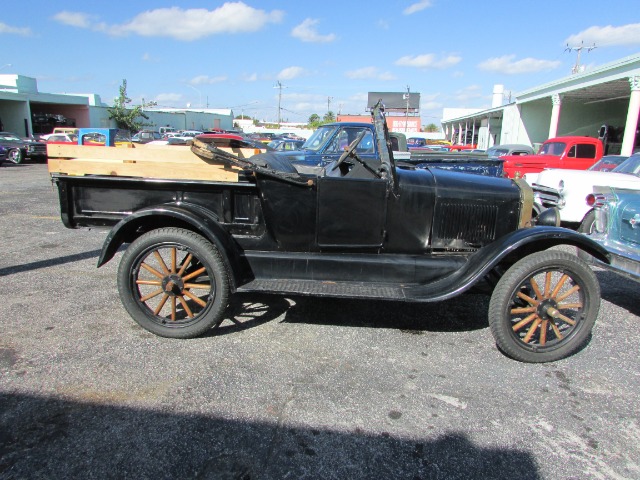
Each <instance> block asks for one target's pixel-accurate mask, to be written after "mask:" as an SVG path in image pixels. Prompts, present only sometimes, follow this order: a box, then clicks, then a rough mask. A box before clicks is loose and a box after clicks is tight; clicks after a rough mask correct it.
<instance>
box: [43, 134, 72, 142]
mask: <svg viewBox="0 0 640 480" xmlns="http://www.w3.org/2000/svg"><path fill="white" fill-rule="evenodd" d="M46 137H47V139H46V142H47V143H61V144H67V143H78V135H76V134H73V133H51V134H49V135H47V136H46Z"/></svg>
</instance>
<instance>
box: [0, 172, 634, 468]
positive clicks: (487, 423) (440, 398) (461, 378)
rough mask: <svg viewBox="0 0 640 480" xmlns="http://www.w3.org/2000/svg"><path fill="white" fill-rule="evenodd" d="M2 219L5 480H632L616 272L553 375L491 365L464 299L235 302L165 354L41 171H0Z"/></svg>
mask: <svg viewBox="0 0 640 480" xmlns="http://www.w3.org/2000/svg"><path fill="white" fill-rule="evenodd" d="M0 212H1V214H2V215H1V216H0V225H1V229H0V231H1V232H2V246H1V247H0V287H1V291H2V292H3V295H2V302H0V318H1V320H0V322H1V329H0V478H2V479H22V478H46V479H57V478H100V479H102V478H136V479H143V478H153V479H162V478H167V479H169V478H172V479H173V478H198V479H200V478H202V479H209V478H211V479H214V478H215V479H217V478H221V479H304V478H309V479H345V478H350V479H356V478H368V479H371V478H394V479H396V478H408V479H427V478H429V479H456V478H460V479H466V478H474V479H479V478H483V479H485V478H510V479H513V478H518V479H584V478H594V479H627V478H628V479H638V478H640V409H639V407H638V400H637V398H638V393H639V392H640V374H639V372H640V368H639V367H638V345H639V344H640V328H639V327H640V321H639V317H638V316H639V315H640V306H639V305H638V302H637V298H638V297H637V291H638V285H637V284H636V283H634V282H630V281H628V280H624V279H622V278H621V277H618V276H616V275H614V274H612V273H610V272H606V271H598V272H597V275H598V278H599V280H600V283H601V287H602V296H603V301H602V308H601V311H600V316H599V318H598V322H597V324H596V327H595V329H594V332H593V337H592V338H591V341H590V342H589V344H588V345H587V346H586V347H585V348H584V349H583V350H581V351H580V352H578V353H577V354H576V355H574V356H572V357H570V358H568V359H565V360H562V361H559V362H555V363H551V364H544V365H530V364H522V363H518V362H516V361H513V360H510V359H509V358H507V357H505V356H504V355H503V354H501V353H500V352H499V351H498V350H497V348H496V346H495V344H494V342H493V338H492V336H491V333H490V331H489V328H488V325H487V320H486V311H487V308H488V298H485V297H483V296H475V295H469V296H463V297H458V298H456V299H454V300H452V301H447V302H442V303H437V304H427V305H412V304H401V303H394V302H365V301H351V300H334V299H322V298H299V297H292V298H281V297H276V296H265V295H261V296H257V295H238V296H236V297H234V298H233V300H232V304H231V306H230V307H229V310H228V316H227V319H226V320H225V322H224V323H223V324H222V325H221V326H220V328H218V329H216V330H214V331H212V333H211V334H210V335H207V336H204V337H202V338H198V339H194V340H170V339H165V338H160V337H156V336H154V335H152V334H149V333H147V332H146V331H144V330H142V329H141V328H139V327H138V326H137V325H136V324H135V323H134V322H133V321H132V320H131V319H130V318H129V317H128V315H127V314H126V312H125V311H124V309H123V308H122V307H121V305H120V301H119V299H118V294H117V288H116V283H115V272H116V268H117V264H118V261H119V259H120V256H121V253H119V254H118V255H117V257H116V258H115V259H114V260H112V261H111V262H109V263H108V264H107V265H105V266H104V267H102V268H100V269H97V268H96V267H95V265H96V261H97V256H98V253H99V249H100V248H101V246H102V242H103V240H104V238H105V236H106V232H105V231H100V230H68V229H65V228H64V226H63V225H62V223H61V221H60V218H59V208H58V200H57V192H56V190H55V189H54V188H53V187H52V185H51V183H50V181H49V177H48V174H47V171H46V166H45V165H42V164H29V163H27V164H23V165H7V164H5V165H4V166H2V167H1V168H0Z"/></svg>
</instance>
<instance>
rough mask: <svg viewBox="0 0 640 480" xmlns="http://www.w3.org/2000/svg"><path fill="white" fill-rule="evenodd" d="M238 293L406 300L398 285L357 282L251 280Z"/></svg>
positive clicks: (402, 290)
mask: <svg viewBox="0 0 640 480" xmlns="http://www.w3.org/2000/svg"><path fill="white" fill-rule="evenodd" d="M237 291H238V292H262V293H288V294H292V295H309V296H326V297H340V298H370V299H378V300H407V298H406V296H405V294H404V289H403V287H402V286H398V285H388V284H372V283H358V282H330V281H321V280H286V279H285V280H264V279H258V280H253V281H251V282H249V283H245V284H244V285H242V286H241V287H239V288H238V289H237Z"/></svg>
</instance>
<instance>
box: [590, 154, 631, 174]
mask: <svg viewBox="0 0 640 480" xmlns="http://www.w3.org/2000/svg"><path fill="white" fill-rule="evenodd" d="M627 158H629V157H623V156H621V155H607V156H605V157H602V158H601V159H600V160H598V161H597V162H596V163H594V164H593V165H591V166H590V167H589V168H588V169H587V170H589V171H592V172H610V171H611V170H613V169H614V168H616V167H617V166H618V165H620V164H621V163H622V162H624V161H625V160H626V159H627Z"/></svg>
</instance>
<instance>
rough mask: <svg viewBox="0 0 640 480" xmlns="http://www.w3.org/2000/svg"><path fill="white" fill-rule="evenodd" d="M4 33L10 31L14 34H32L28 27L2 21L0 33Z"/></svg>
mask: <svg viewBox="0 0 640 480" xmlns="http://www.w3.org/2000/svg"><path fill="white" fill-rule="evenodd" d="M3 33H9V34H13V35H22V36H24V37H26V36H29V35H31V29H30V28H27V27H23V28H20V27H12V26H11V25H7V24H6V23H2V22H0V35H2V34H3Z"/></svg>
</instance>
